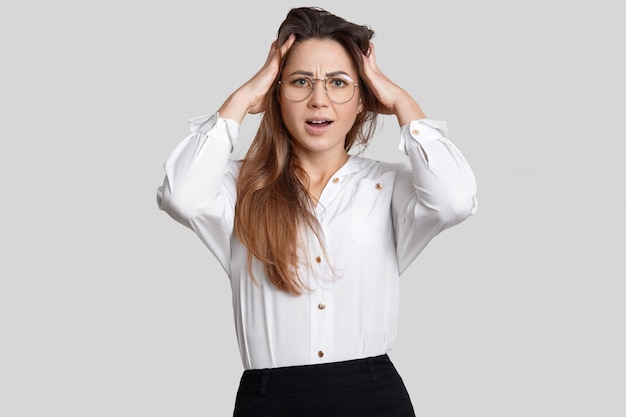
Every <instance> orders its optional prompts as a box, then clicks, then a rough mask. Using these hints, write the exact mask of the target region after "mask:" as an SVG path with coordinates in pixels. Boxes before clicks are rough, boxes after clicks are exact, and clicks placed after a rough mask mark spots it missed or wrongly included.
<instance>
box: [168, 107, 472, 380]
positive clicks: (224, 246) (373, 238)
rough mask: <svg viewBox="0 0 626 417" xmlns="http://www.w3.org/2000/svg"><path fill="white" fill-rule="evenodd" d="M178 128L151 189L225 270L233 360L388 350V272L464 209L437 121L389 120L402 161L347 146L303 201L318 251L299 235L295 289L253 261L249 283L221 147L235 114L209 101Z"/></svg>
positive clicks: (231, 173) (392, 279)
mask: <svg viewBox="0 0 626 417" xmlns="http://www.w3.org/2000/svg"><path fill="white" fill-rule="evenodd" d="M190 129H191V134H190V135H189V136H187V137H186V138H185V139H184V140H183V141H182V142H181V143H180V144H179V145H178V146H177V147H176V148H175V149H174V151H173V152H172V154H171V156H170V157H169V158H168V159H167V162H166V163H165V172H166V176H165V180H164V183H163V186H162V187H159V189H158V191H157V201H158V205H159V208H161V209H162V210H165V211H166V212H167V213H169V215H170V216H172V217H173V218H174V219H176V220H177V221H179V222H180V223H182V224H183V225H185V226H187V227H189V228H191V229H192V230H193V231H194V232H195V233H196V234H197V235H198V236H199V237H200V239H201V240H202V241H203V242H204V243H205V244H206V246H207V247H208V248H209V249H210V250H211V251H212V252H213V254H214V255H215V256H216V257H217V259H218V260H219V262H220V264H221V265H222V267H223V268H224V270H225V271H226V273H227V275H228V277H229V278H230V282H231V287H232V303H233V310H234V316H235V324H236V333H237V338H238V342H239V348H240V352H241V358H242V362H243V366H244V368H245V369H260V368H273V367H279V366H291V365H304V364H318V363H324V362H335V361H342V360H349V359H357V358H363V357H368V356H375V355H381V354H384V353H388V352H389V351H390V350H391V348H392V347H393V344H394V340H395V338H396V330H397V317H398V300H399V279H398V278H399V275H400V273H402V272H403V271H404V270H405V269H406V268H407V267H408V266H409V265H410V263H411V262H412V261H413V260H414V259H415V258H416V257H417V255H418V254H419V253H420V252H421V251H422V249H423V248H424V247H425V246H426V244H427V243H428V242H429V241H430V240H431V239H432V238H433V237H434V236H436V235H437V234H438V233H440V232H441V231H442V230H444V229H446V228H448V227H451V226H453V225H455V224H458V223H460V222H461V221H463V220H464V219H466V218H467V217H468V216H470V215H471V214H472V213H474V212H475V210H476V198H475V194H476V183H475V179H474V175H473V173H472V171H471V169H470V167H469V166H468V164H467V162H466V161H465V158H464V157H463V156H462V155H461V153H460V152H459V151H458V150H457V148H456V147H455V146H454V145H453V144H452V143H451V142H450V141H449V140H448V139H446V137H445V136H446V134H447V133H446V124H445V122H439V121H433V120H428V119H422V120H416V121H413V122H411V123H410V124H409V125H406V126H403V127H402V128H401V140H400V149H401V150H402V151H403V152H404V153H406V154H407V155H408V157H409V158H408V159H409V162H410V164H409V163H407V164H398V163H386V162H377V161H374V160H371V159H366V158H362V157H358V156H354V155H353V156H351V157H350V158H349V160H348V161H347V162H346V164H345V165H344V166H342V167H341V168H340V169H339V170H338V171H337V172H336V173H335V175H333V176H332V178H331V180H330V181H329V182H328V184H327V185H326V187H325V188H324V190H323V192H322V194H321V197H320V200H319V203H318V204H317V206H316V213H315V214H316V216H317V219H318V221H319V223H320V225H321V233H322V239H323V245H324V247H325V248H326V254H327V257H324V254H323V252H322V249H321V247H320V244H319V242H317V240H316V238H315V237H311V236H309V238H308V239H307V241H308V253H306V254H303V256H306V259H302V264H303V271H302V277H303V279H304V280H305V282H306V283H307V284H308V285H309V286H310V287H311V291H305V292H304V293H303V294H302V295H300V296H294V295H291V294H287V293H285V292H282V291H280V290H277V289H276V288H275V287H274V286H273V285H272V284H271V283H270V282H269V281H268V280H267V279H266V278H265V276H264V273H263V270H262V268H261V266H260V264H258V263H255V264H254V265H253V268H254V270H253V271H254V275H255V278H256V281H257V282H256V284H255V283H254V282H253V281H252V280H251V278H250V277H249V275H248V271H247V268H246V248H245V247H243V246H242V244H241V243H240V242H239V241H238V239H237V238H236V237H235V235H234V233H233V223H234V207H235V200H236V178H237V172H238V169H239V162H236V161H233V160H231V159H230V153H231V151H232V149H233V147H234V144H235V143H236V140H237V134H238V130H239V125H238V124H237V123H236V122H235V121H233V120H227V119H222V118H220V117H219V115H218V114H217V113H216V114H213V115H209V116H201V117H197V118H194V119H192V120H190ZM318 257H319V258H318ZM320 259H321V262H319V260H320ZM307 264H308V266H306V265H307ZM320 304H323V305H324V308H320ZM320 352H322V353H323V355H321V354H320Z"/></svg>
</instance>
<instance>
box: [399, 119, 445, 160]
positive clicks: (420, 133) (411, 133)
mask: <svg viewBox="0 0 626 417" xmlns="http://www.w3.org/2000/svg"><path fill="white" fill-rule="evenodd" d="M447 136H448V124H447V123H446V122H443V121H439V120H430V119H420V120H413V121H412V122H411V123H409V124H407V125H404V126H402V128H401V135H400V145H399V146H398V149H400V151H401V152H404V154H405V155H408V154H409V149H411V148H413V147H415V146H418V145H426V144H427V143H429V142H432V141H435V140H438V139H440V138H441V137H444V138H445V137H447Z"/></svg>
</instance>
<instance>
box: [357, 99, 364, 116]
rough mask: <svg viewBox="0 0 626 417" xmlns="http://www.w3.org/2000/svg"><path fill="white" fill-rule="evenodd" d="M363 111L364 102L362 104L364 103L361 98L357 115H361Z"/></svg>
mask: <svg viewBox="0 0 626 417" xmlns="http://www.w3.org/2000/svg"><path fill="white" fill-rule="evenodd" d="M362 111H363V102H362V101H361V99H360V98H359V105H358V107H357V108H356V112H357V114H358V113H361V112H362Z"/></svg>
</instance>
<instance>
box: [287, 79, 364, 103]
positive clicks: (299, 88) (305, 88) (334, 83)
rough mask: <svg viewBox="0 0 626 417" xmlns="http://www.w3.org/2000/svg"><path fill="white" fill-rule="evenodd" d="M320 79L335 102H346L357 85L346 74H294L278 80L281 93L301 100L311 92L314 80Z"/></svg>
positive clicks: (292, 99)
mask: <svg viewBox="0 0 626 417" xmlns="http://www.w3.org/2000/svg"><path fill="white" fill-rule="evenodd" d="M316 81H322V83H323V85H324V92H325V93H326V95H327V96H328V98H329V99H330V100H332V101H333V102H335V103H337V104H341V103H347V102H348V101H350V100H352V97H354V92H355V91H356V88H357V87H358V86H359V85H358V84H356V83H355V82H354V80H352V79H351V78H350V77H348V76H347V75H334V76H332V77H328V78H311V77H308V76H306V75H302V74H294V75H291V76H289V77H287V79H286V80H280V81H278V84H279V85H280V86H281V87H282V89H283V94H285V97H287V98H288V99H289V100H291V101H303V100H306V99H307V98H309V97H310V96H311V94H313V89H314V88H315V82H316Z"/></svg>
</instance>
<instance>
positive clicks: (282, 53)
mask: <svg viewBox="0 0 626 417" xmlns="http://www.w3.org/2000/svg"><path fill="white" fill-rule="evenodd" d="M295 41H296V35H294V34H293V33H292V34H291V35H289V37H288V38H287V40H286V41H285V43H284V44H283V45H282V46H281V47H280V57H281V58H282V57H284V56H285V54H287V51H289V49H290V48H291V47H292V46H293V44H294V43H295Z"/></svg>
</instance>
